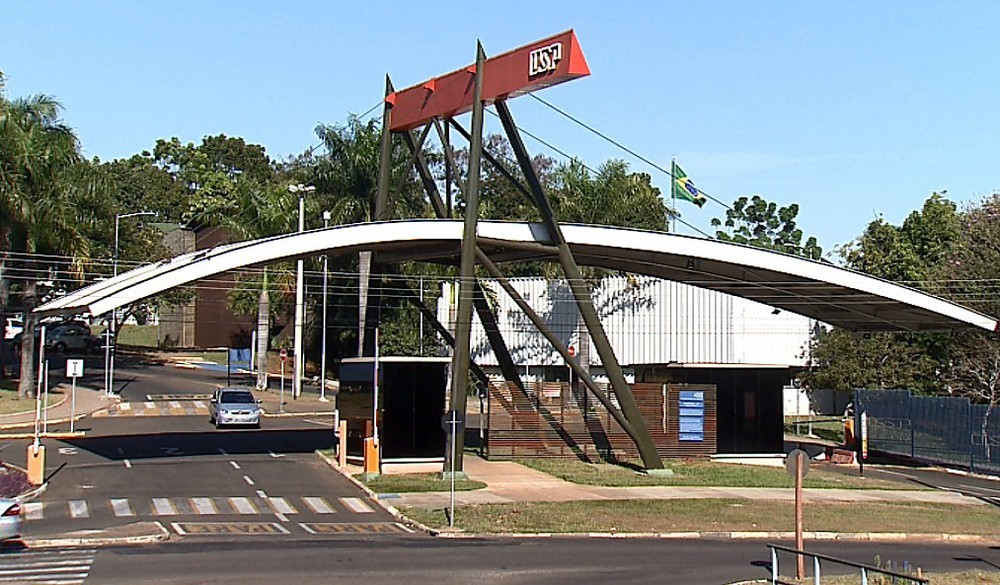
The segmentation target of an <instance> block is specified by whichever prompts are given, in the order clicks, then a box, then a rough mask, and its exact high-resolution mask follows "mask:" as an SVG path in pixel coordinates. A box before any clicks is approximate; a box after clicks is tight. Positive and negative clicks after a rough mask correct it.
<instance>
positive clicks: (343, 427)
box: [337, 420, 347, 467]
mask: <svg viewBox="0 0 1000 585" xmlns="http://www.w3.org/2000/svg"><path fill="white" fill-rule="evenodd" d="M339 431H340V434H339V437H338V439H339V443H338V445H337V463H338V464H339V465H340V466H341V467H347V421H346V420H342V421H340V429H339Z"/></svg>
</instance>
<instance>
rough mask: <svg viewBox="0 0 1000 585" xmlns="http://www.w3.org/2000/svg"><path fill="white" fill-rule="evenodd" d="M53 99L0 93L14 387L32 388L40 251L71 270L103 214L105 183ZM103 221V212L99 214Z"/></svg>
mask: <svg viewBox="0 0 1000 585" xmlns="http://www.w3.org/2000/svg"><path fill="white" fill-rule="evenodd" d="M60 110H61V106H60V104H59V102H57V101H56V100H55V99H53V98H51V97H49V96H45V95H37V96H33V97H30V98H27V99H17V100H13V101H6V100H3V99H2V98H0V218H3V220H4V221H3V222H2V224H0V225H3V226H4V228H3V232H2V233H0V250H3V251H4V252H5V253H6V252H9V251H15V252H20V253H23V254H24V258H25V260H24V262H23V264H24V266H23V267H22V269H23V273H24V274H25V278H24V283H23V297H24V303H23V304H24V310H25V320H24V328H25V334H24V335H22V348H21V349H22V351H21V381H20V385H19V388H18V390H19V393H20V394H21V395H22V396H30V395H32V394H33V390H34V385H35V360H34V355H35V347H34V335H32V332H33V331H34V324H35V318H34V316H33V315H32V314H31V312H30V311H31V310H32V309H33V308H34V306H35V304H36V302H37V296H38V294H37V284H36V283H37V281H38V280H40V278H39V276H40V275H41V274H42V270H41V267H40V266H39V265H38V263H37V260H36V258H37V254H39V253H58V254H60V255H64V256H67V257H68V258H69V259H70V261H69V268H70V271H71V272H72V273H75V274H76V275H77V276H80V275H82V273H83V268H84V266H85V264H86V263H87V262H88V260H89V258H90V240H89V239H88V238H87V237H86V233H87V231H88V229H90V228H92V227H93V226H94V225H95V224H96V223H98V222H100V221H101V219H102V216H106V207H102V205H101V204H100V203H99V200H101V199H102V198H103V197H105V196H106V194H107V192H106V190H105V188H106V185H104V184H103V182H102V181H101V179H100V172H99V171H98V170H97V169H96V166H95V165H91V164H90V163H87V162H86V161H85V160H83V158H82V156H81V155H80V150H79V143H78V140H77V137H76V135H75V134H74V132H73V130H72V129H70V128H69V127H68V126H66V125H64V124H62V123H61V121H60V120H59V112H60ZM103 219H106V218H103ZM6 267H7V266H6V257H5V255H3V256H0V294H2V295H3V298H0V302H2V304H3V305H4V306H6V305H7V301H8V298H7V296H8V291H9V281H10V278H9V276H8V274H7V272H6V270H5V269H6Z"/></svg>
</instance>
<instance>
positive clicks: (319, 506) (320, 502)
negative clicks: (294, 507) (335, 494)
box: [302, 497, 336, 514]
mask: <svg viewBox="0 0 1000 585" xmlns="http://www.w3.org/2000/svg"><path fill="white" fill-rule="evenodd" d="M302 501H303V502H305V503H306V505H307V506H309V508H310V509H311V510H312V511H313V512H316V513H317V514H333V513H334V512H336V510H334V509H333V507H332V506H330V504H329V503H327V501H326V500H324V499H323V498H314V497H304V498H302Z"/></svg>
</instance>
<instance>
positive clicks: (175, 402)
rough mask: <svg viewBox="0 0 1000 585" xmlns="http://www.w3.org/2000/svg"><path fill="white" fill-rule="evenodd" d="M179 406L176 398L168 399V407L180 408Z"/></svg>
mask: <svg viewBox="0 0 1000 585" xmlns="http://www.w3.org/2000/svg"><path fill="white" fill-rule="evenodd" d="M180 407H181V403H180V402H177V401H176V400H171V401H170V408H180Z"/></svg>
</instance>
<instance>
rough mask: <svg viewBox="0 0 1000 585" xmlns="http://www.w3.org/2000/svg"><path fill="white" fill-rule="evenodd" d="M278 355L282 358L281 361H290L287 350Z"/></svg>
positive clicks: (282, 350) (282, 349)
mask: <svg viewBox="0 0 1000 585" xmlns="http://www.w3.org/2000/svg"><path fill="white" fill-rule="evenodd" d="M278 355H279V356H281V361H285V360H287V359H288V350H287V349H285V348H281V351H279V352H278Z"/></svg>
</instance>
